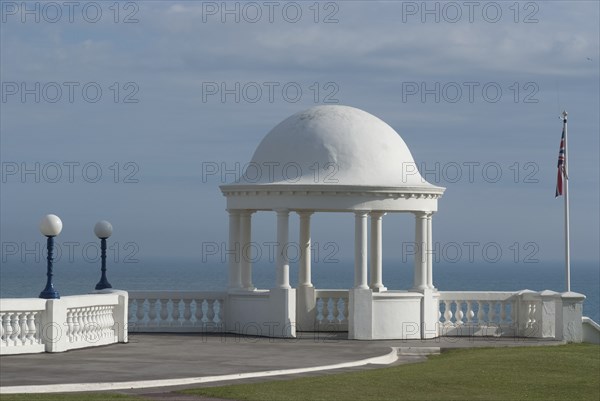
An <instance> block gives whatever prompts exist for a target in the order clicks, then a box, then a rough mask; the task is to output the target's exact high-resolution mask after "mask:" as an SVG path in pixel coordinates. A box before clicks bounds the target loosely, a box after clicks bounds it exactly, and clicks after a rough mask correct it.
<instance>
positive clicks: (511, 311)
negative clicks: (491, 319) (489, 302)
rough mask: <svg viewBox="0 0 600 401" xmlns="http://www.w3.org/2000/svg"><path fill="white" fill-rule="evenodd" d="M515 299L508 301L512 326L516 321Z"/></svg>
mask: <svg viewBox="0 0 600 401" xmlns="http://www.w3.org/2000/svg"><path fill="white" fill-rule="evenodd" d="M515 313H516V311H515V301H510V323H511V324H512V325H513V326H514V325H515V322H516V316H515Z"/></svg>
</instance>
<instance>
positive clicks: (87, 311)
mask: <svg viewBox="0 0 600 401" xmlns="http://www.w3.org/2000/svg"><path fill="white" fill-rule="evenodd" d="M91 314H92V308H82V310H81V320H82V323H81V326H82V331H81V341H86V342H88V341H89V338H90V336H89V334H90V331H91V330H92V316H91Z"/></svg>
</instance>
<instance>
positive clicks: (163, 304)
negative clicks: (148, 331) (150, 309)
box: [160, 299, 169, 326]
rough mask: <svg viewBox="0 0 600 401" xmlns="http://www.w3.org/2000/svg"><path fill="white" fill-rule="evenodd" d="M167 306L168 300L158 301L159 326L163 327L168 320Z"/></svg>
mask: <svg viewBox="0 0 600 401" xmlns="http://www.w3.org/2000/svg"><path fill="white" fill-rule="evenodd" d="M168 304H169V300H168V299H161V300H160V325H161V326H163V325H165V324H166V322H167V319H169V309H168Z"/></svg>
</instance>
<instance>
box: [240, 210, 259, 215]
mask: <svg viewBox="0 0 600 401" xmlns="http://www.w3.org/2000/svg"><path fill="white" fill-rule="evenodd" d="M238 210H239V211H240V215H241V216H251V215H252V214H253V213H254V212H256V210H253V209H238Z"/></svg>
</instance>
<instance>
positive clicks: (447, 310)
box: [443, 301, 452, 325]
mask: <svg viewBox="0 0 600 401" xmlns="http://www.w3.org/2000/svg"><path fill="white" fill-rule="evenodd" d="M443 302H444V324H448V325H452V309H451V307H452V301H443Z"/></svg>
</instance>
